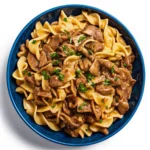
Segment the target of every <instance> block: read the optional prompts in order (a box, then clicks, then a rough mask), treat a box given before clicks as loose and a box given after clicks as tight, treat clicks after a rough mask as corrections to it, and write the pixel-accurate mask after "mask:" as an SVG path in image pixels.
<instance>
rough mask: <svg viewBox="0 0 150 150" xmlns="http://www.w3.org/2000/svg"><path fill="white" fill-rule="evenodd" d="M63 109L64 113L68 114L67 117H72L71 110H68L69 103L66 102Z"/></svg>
mask: <svg viewBox="0 0 150 150" xmlns="http://www.w3.org/2000/svg"><path fill="white" fill-rule="evenodd" d="M62 108H63V112H64V113H65V114H67V115H70V114H71V111H70V110H69V108H68V103H67V102H66V101H64V103H63V107H62Z"/></svg>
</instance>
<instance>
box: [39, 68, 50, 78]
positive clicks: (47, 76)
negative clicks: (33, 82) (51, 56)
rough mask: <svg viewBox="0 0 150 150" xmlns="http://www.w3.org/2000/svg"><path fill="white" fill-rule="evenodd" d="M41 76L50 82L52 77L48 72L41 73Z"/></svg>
mask: <svg viewBox="0 0 150 150" xmlns="http://www.w3.org/2000/svg"><path fill="white" fill-rule="evenodd" d="M41 75H42V76H43V77H44V80H48V79H50V77H51V76H50V75H48V73H47V72H46V71H44V70H43V71H42V72H41Z"/></svg>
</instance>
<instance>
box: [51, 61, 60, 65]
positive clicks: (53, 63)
mask: <svg viewBox="0 0 150 150" xmlns="http://www.w3.org/2000/svg"><path fill="white" fill-rule="evenodd" d="M59 62H60V61H59V60H53V61H52V65H53V66H58V65H59Z"/></svg>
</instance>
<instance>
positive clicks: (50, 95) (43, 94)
mask: <svg viewBox="0 0 150 150" xmlns="http://www.w3.org/2000/svg"><path fill="white" fill-rule="evenodd" d="M37 96H41V97H44V98H49V99H52V94H51V92H50V91H49V92H47V91H42V90H40V91H39V92H37Z"/></svg>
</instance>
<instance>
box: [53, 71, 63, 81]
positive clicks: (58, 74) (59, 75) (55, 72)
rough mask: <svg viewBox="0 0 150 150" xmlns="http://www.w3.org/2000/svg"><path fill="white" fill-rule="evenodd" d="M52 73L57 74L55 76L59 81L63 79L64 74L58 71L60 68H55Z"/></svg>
mask: <svg viewBox="0 0 150 150" xmlns="http://www.w3.org/2000/svg"><path fill="white" fill-rule="evenodd" d="M53 74H55V75H57V76H58V79H59V80H60V81H63V80H64V75H63V74H61V73H60V69H55V70H54V71H53Z"/></svg>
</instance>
